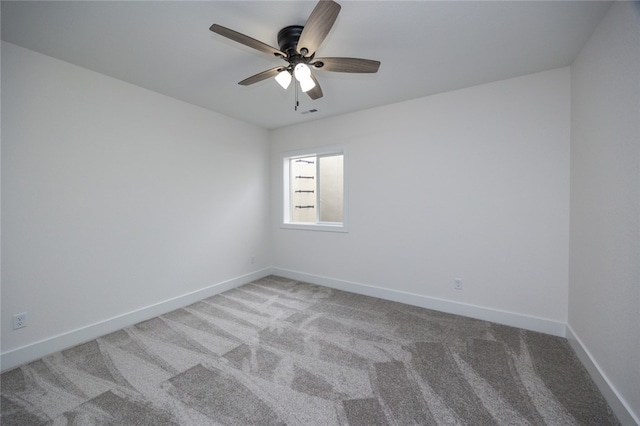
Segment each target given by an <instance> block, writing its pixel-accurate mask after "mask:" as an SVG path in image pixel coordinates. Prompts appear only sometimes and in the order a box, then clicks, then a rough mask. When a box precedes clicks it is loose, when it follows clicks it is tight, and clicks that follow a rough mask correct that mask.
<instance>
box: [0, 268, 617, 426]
mask: <svg viewBox="0 0 640 426" xmlns="http://www.w3.org/2000/svg"><path fill="white" fill-rule="evenodd" d="M1 382H2V392H1V398H2V400H1V404H2V405H1V412H2V417H1V418H0V422H1V423H2V425H6V426H9V425H29V426H33V425H41V424H42V425H45V424H46V425H153V426H159V425H175V424H179V425H218V424H221V425H280V424H288V425H334V424H350V425H367V426H372V425H386V424H391V425H416V424H419V425H493V424H497V425H527V424H530V425H599V426H602V425H614V424H618V422H617V420H616V418H615V417H614V415H613V414H612V413H611V411H610V409H609V407H608V406H607V404H606V402H605V401H604V399H603V398H602V396H601V395H600V393H599V392H598V390H597V389H596V387H595V385H594V384H593V382H592V381H591V379H590V378H589V376H588V375H587V373H586V370H585V369H584V368H583V367H582V365H581V364H580V363H579V361H578V359H577V358H576V356H575V355H574V353H573V352H572V350H571V348H570V347H569V345H568V343H567V341H566V340H565V339H562V338H558V337H554V336H548V335H544V334H540V333H534V332H529V331H525V330H521V329H517V328H512V327H506V326H501V325H497V324H493V323H489V322H485V321H479V320H473V319H469V318H463V317H459V316H454V315H449V314H443V313H438V312H435V311H430V310H427V309H422V308H417V307H413V306H407V305H403V304H400V303H395V302H389V301H384V300H380V299H375V298H371V297H366V296H360V295H355V294H352V293H346V292H342V291H337V290H332V289H328V288H324V287H319V286H314V285H310V284H305V283H299V282H295V281H291V280H288V279H284V278H279V277H273V276H271V277H267V278H264V279H261V280H259V281H256V282H254V283H251V284H247V285H245V286H242V287H240V288H237V289H234V290H231V291H228V292H225V293H223V294H220V295H217V296H214V297H211V298H209V299H206V300H203V301H201V302H198V303H195V304H193V305H191V306H188V307H186V308H184V309H179V310H177V311H174V312H171V313H168V314H166V315H162V316H160V317H157V318H154V319H151V320H149V321H145V322H142V323H140V324H136V325H135V326H132V327H128V328H125V329H123V330H120V331H117V332H115V333H112V334H109V335H107V336H104V337H101V338H99V339H96V340H93V341H91V342H89V343H86V344H83V345H80V346H77V347H74V348H72V349H68V350H65V351H62V352H59V353H56V354H53V355H50V356H47V357H45V358H43V359H40V360H38V361H35V362H32V363H30V364H28V365H25V366H23V367H20V368H16V369H14V370H11V371H8V372H5V373H3V374H2V376H1Z"/></svg>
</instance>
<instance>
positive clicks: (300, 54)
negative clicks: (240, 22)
mask: <svg viewBox="0 0 640 426" xmlns="http://www.w3.org/2000/svg"><path fill="white" fill-rule="evenodd" d="M340 8H341V6H340V5H339V4H338V3H336V2H334V1H333V0H320V2H318V4H317V5H316V7H315V8H314V9H313V11H312V12H311V15H309V18H308V19H307V22H306V23H305V25H304V26H301V25H290V26H288V27H285V28H283V29H281V30H280V31H279V32H278V46H279V47H280V48H279V49H276V48H275V47H272V46H270V45H268V44H266V43H263V42H261V41H259V40H256V39H254V38H252V37H249V36H247V35H244V34H242V33H239V32H237V31H234V30H232V29H229V28H226V27H223V26H221V25H218V24H213V25H212V26H211V27H210V28H209V29H210V30H211V31H213V32H214V33H217V34H220V35H221V36H224V37H226V38H228V39H231V40H233V41H236V42H238V43H241V44H244V45H245V46H249V47H251V48H253V49H256V50H259V51H260V52H264V53H266V54H268V55H274V56H276V57H278V58H281V59H284V60H285V61H286V62H288V64H287V65H281V66H278V67H274V68H271V69H268V70H266V71H262V72H260V73H258V74H256V75H253V76H251V77H249V78H245V79H244V80H242V81H241V82H239V83H238V84H240V85H242V86H249V85H251V84H254V83H257V82H259V81H262V80H266V79H267V78H270V77H275V79H276V81H277V82H278V83H279V84H280V85H281V86H282V87H283V88H284V89H286V88H287V87H289V84H290V83H291V80H292V76H293V77H295V79H296V80H297V81H298V83H299V85H300V90H302V91H303V92H305V93H306V94H307V95H308V96H309V97H310V98H311V99H313V100H315V99H319V98H321V97H322V89H321V88H320V84H319V83H318V80H316V78H315V76H314V75H313V74H312V72H311V70H320V71H332V72H348V73H376V72H378V68H379V67H380V61H374V60H371V59H360V58H336V57H331V58H316V57H315V55H316V50H317V49H318V47H319V46H320V44H322V42H323V41H324V39H325V37H326V36H327V34H329V31H330V30H331V27H333V24H334V22H335V21H336V18H337V17H338V13H339V12H340Z"/></svg>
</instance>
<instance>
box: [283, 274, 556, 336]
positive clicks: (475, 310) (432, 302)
mask: <svg viewBox="0 0 640 426" xmlns="http://www.w3.org/2000/svg"><path fill="white" fill-rule="evenodd" d="M272 272H273V274H274V275H279V276H282V277H284V278H289V279H293V280H297V281H304V282H308V283H311V284H317V285H322V286H325V287H330V288H335V289H337V290H344V291H348V292H351V293H357V294H363V295H366V296H373V297H378V298H380V299H386V300H392V301H394V302H400V303H406V304H407V305H413V306H419V307H421V308H427V309H433V310H436V311H440V312H446V313H450V314H456V315H462V316H465V317H470V318H475V319H480V320H484V321H491V322H495V323H498V324H503V325H509V326H512V327H518V328H523V329H525V330H531V331H538V332H540V333H546V334H551V335H554V336H560V337H565V335H566V324H565V323H563V322H560V321H553V320H549V319H544V318H537V317H532V316H528V315H523V314H517V313H513V312H507V311H500V310H496V309H491V308H484V307H482V306H476V305H468V304H464V303H459V302H453V301H451V300H444V299H437V298H434V297H428V296H421V295H418V294H412V293H406V292H403V291H397V290H391V289H388V288H382V287H373V286H369V285H366V284H360V283H355V282H351V281H344V280H337V279H334V278H328V277H323V276H319V275H313V274H307V273H304V272H298V271H293V270H290V269H284V268H272Z"/></svg>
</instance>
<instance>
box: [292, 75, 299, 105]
mask: <svg viewBox="0 0 640 426" xmlns="http://www.w3.org/2000/svg"><path fill="white" fill-rule="evenodd" d="M294 86H295V89H296V90H295V92H296V103H295V105H294V107H293V110H294V111H298V107H299V106H300V101H298V82H297V81H296V82H294Z"/></svg>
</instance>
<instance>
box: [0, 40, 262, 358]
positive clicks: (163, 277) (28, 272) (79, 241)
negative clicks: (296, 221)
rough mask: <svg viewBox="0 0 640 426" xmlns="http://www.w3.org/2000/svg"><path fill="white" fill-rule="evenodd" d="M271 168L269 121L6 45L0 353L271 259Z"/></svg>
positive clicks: (248, 269) (227, 277) (223, 279)
mask: <svg viewBox="0 0 640 426" xmlns="http://www.w3.org/2000/svg"><path fill="white" fill-rule="evenodd" d="M268 167H269V162H268V146H267V131H266V130H264V129H261V128H258V127H255V126H252V125H249V124H246V123H242V122H239V121H236V120H233V119H230V118H227V117H224V116H222V115H219V114H216V113H213V112H211V111H207V110H204V109H201V108H198V107H195V106H192V105H189V104H186V103H183V102H180V101H176V100H174V99H171V98H168V97H165V96H162V95H159V94H157V93H153V92H150V91H147V90H144V89H142V88H139V87H136V86H132V85H130V84H127V83H124V82H122V81H119V80H115V79H112V78H109V77H106V76H104V75H101V74H97V73H94V72H92V71H88V70H86V69H82V68H79V67H76V66H73V65H70V64H68V63H65V62H61V61H58V60H55V59H52V58H50V57H47V56H43V55H41V54H38V53H35V52H32V51H29V50H26V49H23V48H20V47H18V46H15V45H12V44H8V43H2V197H3V200H2V209H3V210H2V317H3V321H2V351H3V353H4V354H5V355H6V354H7V352H11V351H12V350H15V349H17V348H20V347H23V346H28V345H32V344H34V343H38V342H40V341H41V340H43V339H49V338H51V337H55V336H57V335H64V334H65V333H69V332H73V331H74V330H77V329H79V328H83V327H87V326H88V325H91V324H96V323H100V322H101V321H107V320H110V319H112V318H114V317H118V316H121V315H126V314H128V313H130V312H133V311H136V310H139V309H144V308H147V307H149V306H153V305H154V304H158V303H163V302H166V301H168V300H172V299H173V298H176V297H180V296H183V295H185V294H189V293H193V292H198V291H201V290H202V289H205V288H209V287H210V286H214V285H216V284H219V283H223V282H226V281H227V280H232V279H238V277H243V276H247V274H249V277H250V274H251V273H252V272H255V271H259V270H260V269H262V268H265V267H268V266H269V265H270V263H271V259H270V258H269V250H268V248H269V242H268V233H269V229H268V226H269V222H268V209H267V207H266V206H268V204H269V198H268V196H269V194H268V192H269V185H268V183H267V181H268V176H269V174H268ZM252 256H255V257H256V262H255V263H254V264H251V257H252ZM19 312H27V313H28V327H27V328H24V329H20V330H16V331H13V330H12V329H11V321H10V319H11V315H12V314H14V313H19ZM87 337H95V336H90V334H87ZM71 343H77V342H73V341H71ZM4 358H5V357H3V359H4ZM15 361H16V360H15V359H14V360H13V361H12V363H13V362H15ZM17 361H20V359H18V360H17ZM6 367H7V365H3V368H6Z"/></svg>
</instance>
